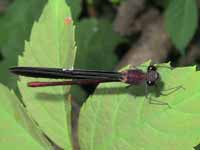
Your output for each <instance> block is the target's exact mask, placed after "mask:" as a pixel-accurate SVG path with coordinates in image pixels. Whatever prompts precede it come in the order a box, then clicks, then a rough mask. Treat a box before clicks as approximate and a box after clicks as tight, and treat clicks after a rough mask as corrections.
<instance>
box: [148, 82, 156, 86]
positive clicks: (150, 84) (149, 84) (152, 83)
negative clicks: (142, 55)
mask: <svg viewBox="0 0 200 150" xmlns="http://www.w3.org/2000/svg"><path fill="white" fill-rule="evenodd" d="M147 85H148V86H153V85H155V82H153V81H147Z"/></svg>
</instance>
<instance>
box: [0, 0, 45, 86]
mask: <svg viewBox="0 0 200 150" xmlns="http://www.w3.org/2000/svg"><path fill="white" fill-rule="evenodd" d="M45 3H46V0H29V1H28V2H27V0H15V1H14V2H13V4H11V6H10V7H9V8H8V10H7V11H6V14H5V16H3V17H1V18H0V33H1V34H0V47H1V50H2V51H1V52H2V55H3V57H4V60H3V61H1V63H0V68H1V77H0V82H1V83H3V84H5V85H6V86H8V87H9V88H12V89H16V86H17V83H16V77H14V76H13V75H11V74H10V73H9V71H8V68H10V67H11V66H16V65H17V59H18V55H21V54H22V52H23V50H24V40H25V39H29V36H30V29H31V27H32V25H33V21H35V20H37V19H38V18H39V15H40V14H41V10H42V8H43V7H44V4H45Z"/></svg>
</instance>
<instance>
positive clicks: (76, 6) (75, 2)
mask: <svg viewBox="0 0 200 150" xmlns="http://www.w3.org/2000/svg"><path fill="white" fill-rule="evenodd" d="M66 2H67V4H68V5H69V6H70V10H71V13H72V18H73V20H74V21H76V20H78V17H79V15H80V12H81V0H66Z"/></svg>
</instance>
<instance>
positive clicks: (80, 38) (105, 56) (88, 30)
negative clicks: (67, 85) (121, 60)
mask: <svg viewBox="0 0 200 150" xmlns="http://www.w3.org/2000/svg"><path fill="white" fill-rule="evenodd" d="M76 29H77V30H76V43H77V55H76V61H75V68H82V69H96V70H113V68H114V66H115V65H116V64H117V61H118V60H117V56H116V54H115V52H114V49H115V48H116V46H117V44H119V43H120V42H122V41H123V39H122V38H120V36H119V35H118V34H117V33H115V32H114V31H113V27H112V23H111V22H109V21H108V20H104V19H100V20H96V19H84V20H82V21H81V22H79V23H77V26H76ZM102 60H103V61H102ZM72 89H73V93H74V94H72V95H74V97H75V99H76V101H79V102H82V101H83V99H84V100H85V97H87V96H86V95H84V92H83V91H80V90H77V89H76V90H75V89H74V87H73V88H72ZM74 90H75V91H74ZM76 93H82V94H81V96H80V94H78V95H77V94H76Z"/></svg>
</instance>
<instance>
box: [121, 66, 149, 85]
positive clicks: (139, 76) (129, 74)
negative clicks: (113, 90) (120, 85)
mask: <svg viewBox="0 0 200 150" xmlns="http://www.w3.org/2000/svg"><path fill="white" fill-rule="evenodd" d="M122 74H123V77H122V82H125V83H128V84H135V85H138V84H141V83H144V82H145V81H146V73H145V72H143V71H142V70H139V69H135V70H127V71H124V72H122Z"/></svg>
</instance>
